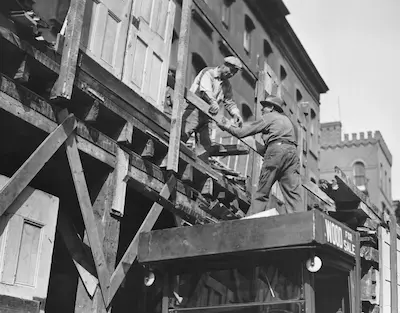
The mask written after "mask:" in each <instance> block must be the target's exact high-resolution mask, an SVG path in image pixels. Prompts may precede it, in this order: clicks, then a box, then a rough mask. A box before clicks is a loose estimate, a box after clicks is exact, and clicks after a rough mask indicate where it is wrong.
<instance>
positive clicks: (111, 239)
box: [75, 170, 120, 313]
mask: <svg viewBox="0 0 400 313" xmlns="http://www.w3.org/2000/svg"><path fill="white" fill-rule="evenodd" d="M105 175H107V176H106V177H105V182H104V179H101V181H100V184H102V186H101V189H100V192H99V193H98V195H97V197H96V200H95V202H94V204H93V211H94V212H95V216H96V227H97V229H98V230H99V237H100V241H101V246H102V248H103V250H104V256H105V261H106V266H107V269H108V271H109V272H110V273H112V272H113V271H114V269H115V264H116V258H117V249H118V239H119V228H120V223H119V220H118V219H116V218H115V217H114V216H113V215H112V214H110V213H111V206H112V198H113V195H112V193H113V186H114V184H115V170H114V172H109V173H106V174H105ZM91 187H92V188H93V189H97V188H98V186H91ZM88 239H89V238H88V235H87V232H85V236H84V242H85V243H86V244H89V240H88ZM110 310H111V308H106V305H105V303H104V301H103V299H102V293H101V290H100V289H99V288H97V289H96V292H95V294H94V295H93V296H90V295H89V294H88V293H87V291H86V288H85V287H84V285H83V283H82V281H79V283H78V289H77V294H76V303H75V313H84V312H102V313H104V312H110Z"/></svg>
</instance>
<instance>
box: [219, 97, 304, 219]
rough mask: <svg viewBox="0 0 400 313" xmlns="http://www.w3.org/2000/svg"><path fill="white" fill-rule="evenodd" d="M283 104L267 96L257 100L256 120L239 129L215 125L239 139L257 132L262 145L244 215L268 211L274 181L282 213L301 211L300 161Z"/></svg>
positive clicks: (277, 98) (294, 134)
mask: <svg viewBox="0 0 400 313" xmlns="http://www.w3.org/2000/svg"><path fill="white" fill-rule="evenodd" d="M283 103H284V102H283V100H282V99H281V98H279V97H275V96H268V97H267V98H266V99H265V101H261V105H262V107H263V108H262V117H261V118H260V119H258V120H256V121H254V122H249V123H245V124H244V125H243V126H242V127H241V128H239V127H235V126H234V125H231V126H227V125H228V124H222V123H221V124H219V125H218V126H219V127H220V128H221V129H224V130H226V131H228V132H230V133H231V134H233V135H234V136H236V137H239V138H244V137H247V136H251V135H255V134H258V133H261V136H262V139H263V141H264V144H265V148H266V149H265V154H264V162H263V165H262V168H261V173H260V180H259V184H258V189H257V191H256V193H255V195H254V200H253V203H252V205H251V207H250V209H249V211H248V212H247V216H249V215H253V214H256V213H260V212H262V211H266V210H267V209H268V202H269V194H270V191H271V188H272V185H273V184H274V183H275V182H276V181H279V184H280V186H281V189H282V194H283V197H284V199H285V202H286V212H285V213H292V212H294V211H300V210H301V203H302V200H301V196H300V184H301V178H300V159H299V156H298V154H297V139H296V130H295V129H294V126H293V124H292V122H291V121H290V119H289V118H288V117H287V116H286V115H284V114H282V113H283V110H282V105H283Z"/></svg>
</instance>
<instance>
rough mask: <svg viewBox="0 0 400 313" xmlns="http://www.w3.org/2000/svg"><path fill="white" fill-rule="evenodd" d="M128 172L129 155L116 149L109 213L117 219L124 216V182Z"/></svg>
mask: <svg viewBox="0 0 400 313" xmlns="http://www.w3.org/2000/svg"><path fill="white" fill-rule="evenodd" d="M128 172H129V154H128V153H126V152H124V151H123V150H122V149H117V155H116V165H115V170H114V184H113V186H112V188H113V193H112V194H113V200H112V205H111V212H112V213H113V214H116V215H118V216H119V217H122V216H124V211H125V196H126V182H127V176H128Z"/></svg>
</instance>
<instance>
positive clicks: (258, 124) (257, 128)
mask: <svg viewBox="0 0 400 313" xmlns="http://www.w3.org/2000/svg"><path fill="white" fill-rule="evenodd" d="M218 126H219V127H220V128H222V129H224V130H226V131H228V132H229V133H231V134H232V135H234V136H236V137H238V138H244V137H247V136H252V135H255V134H258V133H261V132H262V131H263V130H264V129H265V128H266V127H267V122H266V121H265V120H264V119H263V118H261V119H259V120H256V121H254V122H250V123H245V124H243V126H242V127H241V128H239V127H235V126H229V127H224V126H223V125H218Z"/></svg>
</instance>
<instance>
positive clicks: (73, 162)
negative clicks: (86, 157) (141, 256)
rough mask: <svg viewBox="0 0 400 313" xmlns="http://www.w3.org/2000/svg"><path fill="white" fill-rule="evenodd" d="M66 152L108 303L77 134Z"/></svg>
mask: <svg viewBox="0 0 400 313" xmlns="http://www.w3.org/2000/svg"><path fill="white" fill-rule="evenodd" d="M66 112H67V110H63V111H61V112H60V113H59V115H58V118H59V119H60V120H62V119H63V118H64V115H65V114H67V113H66ZM65 146H66V147H65V148H66V153H67V158H68V163H69V166H70V168H71V174H72V179H73V181H74V185H75V191H76V195H77V197H78V202H79V206H80V209H81V213H82V218H83V222H84V224H85V229H86V232H87V235H88V240H89V243H90V248H91V251H92V256H93V259H94V262H95V266H96V271H97V277H98V278H99V282H100V287H101V292H102V295H103V300H104V303H105V304H106V303H107V298H108V293H107V290H108V287H109V279H110V273H109V272H108V269H107V263H106V261H105V257H104V252H103V248H102V244H101V241H100V236H99V234H98V230H97V225H96V221H95V218H94V214H93V207H92V203H91V200H90V195H89V190H88V187H87V185H86V179H85V175H84V172H83V168H82V163H81V158H80V156H79V151H78V148H77V144H76V139H75V136H70V137H69V138H68V139H67V141H66V145H65Z"/></svg>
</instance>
